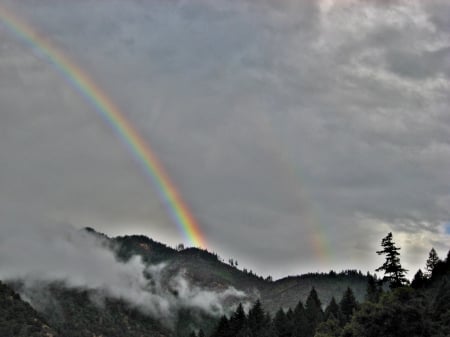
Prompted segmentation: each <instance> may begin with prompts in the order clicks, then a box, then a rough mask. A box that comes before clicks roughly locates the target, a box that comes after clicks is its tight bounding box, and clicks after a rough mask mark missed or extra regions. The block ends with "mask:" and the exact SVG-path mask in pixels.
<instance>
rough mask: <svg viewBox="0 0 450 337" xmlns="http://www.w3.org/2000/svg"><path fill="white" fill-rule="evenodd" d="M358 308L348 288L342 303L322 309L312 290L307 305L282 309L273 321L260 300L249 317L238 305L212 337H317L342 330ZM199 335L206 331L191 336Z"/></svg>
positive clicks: (218, 326)
mask: <svg viewBox="0 0 450 337" xmlns="http://www.w3.org/2000/svg"><path fill="white" fill-rule="evenodd" d="M357 308H358V303H357V301H356V299H355V297H354V295H353V292H352V290H351V289H350V288H348V289H347V290H346V291H345V292H344V294H343V296H342V299H341V300H340V301H339V303H338V302H337V301H336V300H335V298H334V297H333V298H332V299H331V301H330V303H329V304H328V306H327V307H326V308H325V310H323V309H322V303H321V302H320V300H319V297H318V295H317V292H316V290H315V289H314V288H312V289H311V292H310V293H309V296H308V298H307V300H306V302H305V304H303V303H302V302H301V301H299V302H298V304H297V306H296V307H295V308H294V309H288V310H287V311H284V310H283V309H281V308H280V310H278V312H277V313H276V314H275V316H274V317H273V318H272V317H271V316H270V315H269V314H268V313H267V312H266V311H265V310H264V309H263V306H262V304H261V302H260V301H256V303H255V304H254V305H253V306H252V307H251V308H250V310H249V311H248V314H246V313H245V311H244V308H243V306H242V304H239V306H238V307H237V309H236V311H235V312H234V313H233V314H232V315H231V316H230V317H229V318H228V317H227V316H222V318H221V319H220V321H219V323H218V325H217V328H216V330H215V331H214V332H213V334H212V335H211V337H236V336H239V337H253V336H258V337H314V336H316V335H317V333H318V332H319V333H320V332H325V331H331V330H336V331H341V330H342V327H344V326H345V325H346V324H347V323H348V322H349V321H350V319H351V316H352V313H353V312H354V311H355V310H356V309H357ZM197 336H198V337H202V336H204V333H203V331H200V332H199V334H198V335H196V334H195V333H192V334H191V335H190V337H197Z"/></svg>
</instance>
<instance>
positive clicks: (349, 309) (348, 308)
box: [339, 287, 358, 326]
mask: <svg viewBox="0 0 450 337" xmlns="http://www.w3.org/2000/svg"><path fill="white" fill-rule="evenodd" d="M357 308H358V302H356V298H355V295H353V291H352V290H351V289H350V287H348V288H347V290H346V291H345V292H344V295H343V296H342V300H341V302H340V303H339V309H340V310H341V324H342V326H344V325H345V324H347V323H348V322H350V320H351V318H352V316H353V312H354V311H355V310H356V309H357Z"/></svg>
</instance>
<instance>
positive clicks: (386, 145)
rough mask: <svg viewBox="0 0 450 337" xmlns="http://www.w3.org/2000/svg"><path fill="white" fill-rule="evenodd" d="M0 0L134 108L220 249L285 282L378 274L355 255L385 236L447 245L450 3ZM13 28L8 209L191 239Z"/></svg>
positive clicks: (25, 215)
mask: <svg viewBox="0 0 450 337" xmlns="http://www.w3.org/2000/svg"><path fill="white" fill-rule="evenodd" d="M1 3H5V4H7V5H9V6H10V7H11V8H13V9H14V10H15V11H16V12H17V13H18V14H19V15H20V16H23V17H24V18H26V20H27V21H29V22H31V23H32V24H33V25H34V26H35V27H37V28H38V29H39V30H40V31H41V32H43V33H44V34H46V36H48V37H49V38H50V39H51V40H52V41H54V43H55V44H56V45H57V46H58V47H59V48H61V49H62V50H64V51H65V52H66V53H67V54H68V55H70V57H72V58H73V59H74V60H75V61H76V62H77V63H78V64H80V65H81V66H82V67H83V68H84V69H85V70H86V71H88V72H89V73H90V74H91V75H92V77H93V78H94V79H95V80H96V81H97V82H98V84H99V85H100V86H101V87H102V88H104V90H105V91H106V92H108V94H110V95H111V97H112V98H113V99H114V101H115V102H117V103H118V105H119V106H120V107H121V108H122V109H123V110H124V111H125V112H126V114H127V116H128V117H129V118H130V120H132V121H133V123H134V124H135V125H136V126H137V127H138V129H139V131H140V132H141V133H142V134H143V135H144V136H145V138H146V139H148V141H149V142H150V143H151V144H152V146H153V147H154V149H155V151H156V152H157V153H158V155H159V157H160V158H161V160H162V162H163V163H164V164H165V166H166V167H167V168H168V170H169V172H170V174H171V176H172V177H173V179H174V181H175V182H176V184H177V186H179V187H180V190H181V191H182V194H183V196H184V197H185V198H186V199H187V201H188V202H189V204H190V205H191V206H192V208H193V210H194V211H195V213H196V214H197V216H198V218H199V219H200V220H201V222H202V228H203V230H204V231H205V233H206V235H207V237H208V241H209V242H210V243H211V246H212V247H210V248H212V249H217V250H219V252H220V253H221V254H224V255H233V256H234V257H236V258H238V259H239V260H241V261H244V262H245V263H247V264H248V265H255V266H256V267H255V269H257V270H259V271H264V272H266V271H267V270H268V267H267V265H276V266H277V267H273V268H272V269H271V270H272V271H271V272H273V273H274V274H276V275H282V274H284V273H296V272H300V271H307V270H310V268H315V269H321V270H322V269H327V268H331V267H333V268H337V267H340V266H342V264H343V262H342V261H345V262H346V264H345V266H346V267H351V266H355V267H359V268H362V269H364V270H365V269H367V267H368V266H370V268H372V267H375V265H376V263H377V261H376V257H373V255H375V254H374V252H373V251H370V252H367V253H366V254H361V252H360V250H358V248H357V247H364V246H365V247H372V246H373V247H374V248H375V246H376V245H377V244H378V241H379V240H380V239H381V237H382V236H383V235H384V234H385V233H386V231H388V230H393V231H394V232H396V233H398V235H399V237H400V238H401V240H402V243H404V244H405V245H406V246H407V247H405V250H404V251H408V250H409V251H413V250H414V249H416V248H417V249H419V250H420V251H424V250H426V249H427V248H426V246H427V245H429V246H430V247H429V248H431V245H432V244H435V243H441V245H442V246H441V247H442V249H443V250H444V249H445V246H444V245H443V243H444V242H445V240H446V239H447V236H446V235H445V234H444V229H443V224H444V223H446V222H448V219H449V217H450V214H449V213H450V207H449V204H448V200H450V194H449V192H448V191H449V187H450V186H449V175H448V172H449V168H450V161H449V158H450V156H449V152H450V144H449V139H450V126H449V125H450V124H449V122H450V117H449V116H450V115H449V113H448V106H449V101H450V96H449V87H450V82H449V80H450V73H449V69H450V64H449V59H450V58H449V57H448V55H449V50H450V49H449V48H450V40H449V38H448V28H449V24H448V15H446V13H448V12H449V10H450V6H449V5H448V3H447V2H446V1H444V0H432V1H427V2H426V3H424V2H423V1H400V0H399V1H383V2H380V1H372V0H371V1H369V0H367V1H362V0H361V1H350V0H349V1H322V2H314V1H283V2H282V3H280V2H276V1H262V2H259V1H258V2H255V1H250V0H248V1H228V2H225V1H218V2H214V4H211V3H208V2H205V1H194V0H192V1H174V2H151V3H147V2H138V1H129V2H127V3H126V4H125V3H123V2H121V1H110V2H108V3H107V4H106V3H104V4H99V3H98V2H95V5H94V4H93V2H92V1H88V0H83V1H77V2H64V3H62V2H58V4H55V2H54V1H51V0H45V1H31V0H26V1H21V2H20V3H17V2H15V1H2V2H1ZM0 38H1V44H0V52H1V54H0V55H2V56H1V58H0V60H1V63H0V74H1V78H0V88H1V90H0V99H1V102H2V106H1V107H2V108H1V109H2V110H1V115H0V130H2V132H1V133H0V158H1V162H2V172H1V173H0V179H1V189H2V193H1V194H0V201H1V202H0V210H1V212H2V214H4V215H3V219H2V220H1V221H2V222H3V223H15V222H18V221H22V222H25V220H27V221H26V223H34V222H33V221H32V220H34V221H37V220H36V218H42V219H44V220H47V221H48V220H49V219H50V220H54V221H61V220H64V221H70V222H72V223H78V224H81V223H82V224H83V225H84V224H88V225H92V226H94V227H100V229H103V230H105V231H107V232H112V233H116V232H126V231H127V229H130V228H131V226H133V227H132V228H133V229H137V230H141V231H144V232H145V233H147V234H150V235H152V236H153V237H155V238H156V239H158V238H161V239H163V240H165V241H168V242H169V243H171V244H174V243H176V242H177V241H178V240H181V238H180V236H179V235H178V234H177V233H176V230H175V228H174V226H173V225H172V224H171V223H170V221H169V220H168V219H167V217H166V215H165V214H164V210H163V207H162V206H161V204H160V202H159V201H158V198H157V196H156V194H155V191H154V190H153V189H152V187H151V186H150V185H149V184H147V183H146V182H145V178H144V177H143V176H142V175H140V174H139V168H138V167H137V165H135V164H134V163H133V162H132V160H131V159H130V156H129V154H128V153H126V151H125V149H124V148H123V146H122V145H121V144H120V142H119V141H118V140H117V138H115V136H114V135H113V134H112V133H111V131H110V130H109V129H108V127H106V126H105V125H104V124H103V123H102V121H101V120H99V118H98V117H97V116H96V115H95V113H94V112H93V111H92V108H91V107H89V106H88V105H87V104H85V102H84V101H83V100H82V99H80V97H78V96H77V94H76V93H74V92H73V91H72V90H71V88H70V87H68V86H67V85H66V84H65V83H64V81H63V80H62V79H61V78H60V77H59V76H58V74H56V73H55V71H54V70H52V69H51V67H49V66H48V63H47V62H46V61H45V60H42V59H41V58H40V57H39V55H38V53H37V51H32V53H30V49H29V48H27V47H25V46H23V45H21V44H20V43H19V42H18V41H17V40H16V39H15V37H14V36H11V34H9V33H8V32H7V31H5V30H4V29H0ZM6 78H7V80H6ZM31 111H32V112H31ZM3 163H7V164H3ZM18 219H21V220H18ZM44 220H42V221H44ZM318 233H319V234H318ZM404 235H411V237H412V238H417V235H420V236H421V239H420V240H418V239H417V240H416V241H414V240H407V239H406V237H404ZM315 236H319V237H321V238H322V239H321V241H322V245H323V247H324V248H323V250H324V251H325V250H328V251H329V252H330V253H328V254H322V255H328V256H327V257H326V256H322V257H321V256H320V254H318V253H314V249H315V248H314V243H313V241H314V240H313V238H314V237H315ZM369 241H370V242H369ZM230 252H233V253H230ZM442 253H444V252H443V251H442ZM414 256H415V258H417V259H420V258H422V259H423V260H424V259H425V258H426V256H425V255H424V256H423V257H420V256H419V254H416V255H414ZM422 262H423V261H419V260H414V261H413V260H411V259H410V260H409V261H408V264H409V266H410V267H411V269H413V268H415V267H416V266H417V265H419V264H421V263H422Z"/></svg>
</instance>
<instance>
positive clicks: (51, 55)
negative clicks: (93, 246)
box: [0, 5, 206, 248]
mask: <svg viewBox="0 0 450 337" xmlns="http://www.w3.org/2000/svg"><path fill="white" fill-rule="evenodd" d="M0 23H3V24H4V25H5V27H6V28H7V29H8V30H9V31H10V32H12V33H13V34H14V35H15V36H16V37H18V38H20V40H21V41H22V42H24V43H25V44H26V45H28V46H30V47H31V48H34V49H37V50H39V51H40V53H41V54H42V55H43V56H44V57H45V58H46V59H47V60H48V61H49V63H50V64H51V65H52V66H53V67H54V68H55V69H56V70H57V71H58V73H60V74H61V75H62V76H63V77H64V78H65V79H66V80H67V81H68V82H69V83H70V84H71V85H72V87H73V88H74V89H75V90H76V91H78V92H79V93H80V94H81V95H82V96H83V97H84V98H85V99H86V100H87V101H88V102H89V103H90V104H91V105H92V106H93V107H94V108H95V111H96V112H97V113H98V114H99V116H100V117H101V118H102V120H104V121H105V122H106V123H107V124H108V125H109V126H110V127H111V129H112V130H113V132H114V133H115V134H116V135H117V136H118V137H119V138H120V140H121V141H122V142H123V143H124V144H125V146H126V147H127V149H128V150H129V151H130V152H131V153H132V155H133V157H134V158H135V160H136V161H137V162H138V163H139V164H140V165H141V167H142V169H143V172H144V173H145V175H146V176H147V178H148V179H149V180H150V181H151V183H152V184H153V185H154V186H155V187H156V190H157V191H158V196H159V198H160V200H161V201H162V203H163V204H164V206H165V207H166V209H167V212H168V214H169V216H170V218H171V219H172V221H173V222H174V223H175V224H176V225H177V226H178V227H179V230H180V231H181V232H182V233H183V235H184V236H185V239H187V240H188V241H189V243H190V244H191V245H194V246H197V247H201V248H205V247H206V244H205V238H204V235H203V233H202V232H201V230H200V226H199V224H198V222H197V220H196V219H195V217H194V215H193V213H192V211H191V210H190V209H189V207H188V205H187V204H186V202H184V200H183V199H182V197H181V194H180V192H179V191H178V189H177V188H176V186H175V185H174V184H173V182H172V180H171V179H170V177H169V174H168V173H167V171H166V170H165V168H164V166H163V165H162V164H161V162H160V161H159V160H158V158H157V156H156V154H155V152H154V151H153V150H152V148H151V147H150V145H149V144H148V143H147V142H146V141H145V140H144V138H143V137H142V136H141V135H140V134H139V132H138V131H137V130H136V128H135V127H133V124H132V123H131V122H130V121H129V120H128V119H127V117H126V116H125V114H124V113H123V112H122V111H120V109H119V108H118V107H117V106H116V105H115V104H114V102H113V101H112V100H111V99H110V98H109V97H108V96H107V95H106V94H105V92H104V91H102V89H101V88H100V87H99V86H98V85H96V84H95V82H94V81H93V80H92V79H91V78H90V77H89V76H88V75H87V74H86V73H85V72H84V71H83V70H82V69H81V68H80V67H79V66H77V65H76V64H75V63H74V62H73V61H71V60H70V59H69V58H68V57H67V56H66V55H64V54H63V53H62V52H61V51H59V50H58V49H57V48H55V47H54V46H53V45H52V44H51V43H50V41H48V39H46V38H45V37H44V36H42V35H40V34H39V33H38V32H37V31H36V30H35V29H33V28H32V27H31V26H30V25H28V24H27V23H26V22H24V21H22V20H20V19H19V18H18V17H17V16H16V15H14V13H12V12H11V11H10V10H8V9H7V8H5V7H4V6H2V5H0Z"/></svg>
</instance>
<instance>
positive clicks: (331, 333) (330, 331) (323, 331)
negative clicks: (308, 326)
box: [314, 314, 342, 337]
mask: <svg viewBox="0 0 450 337" xmlns="http://www.w3.org/2000/svg"><path fill="white" fill-rule="evenodd" d="M341 333H342V328H341V327H340V326H339V321H338V320H337V319H336V317H334V316H333V314H332V315H331V316H330V318H329V319H328V320H326V321H325V322H322V323H320V324H319V326H318V327H317V331H316V334H315V335H314V337H340V336H341Z"/></svg>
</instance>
